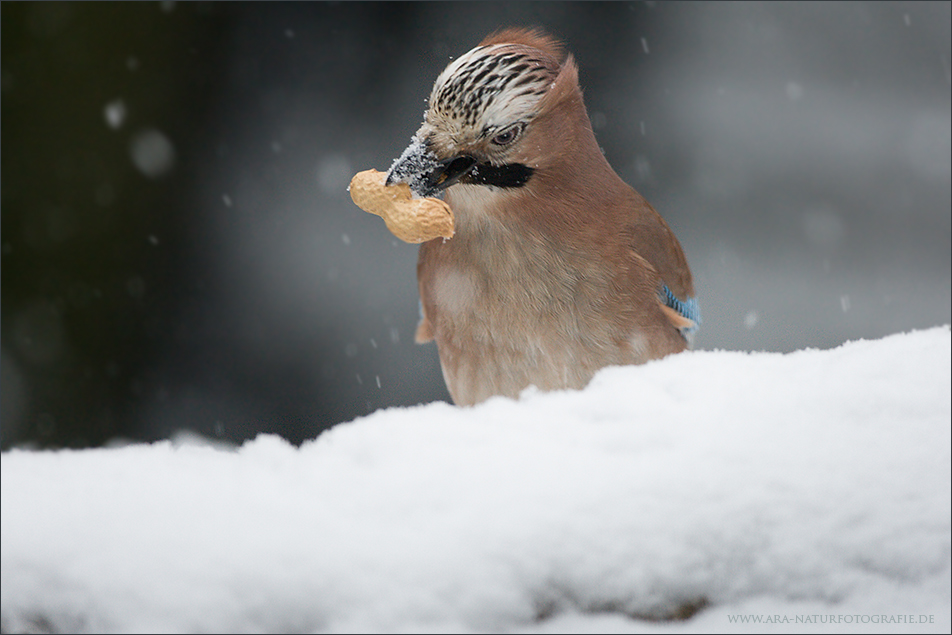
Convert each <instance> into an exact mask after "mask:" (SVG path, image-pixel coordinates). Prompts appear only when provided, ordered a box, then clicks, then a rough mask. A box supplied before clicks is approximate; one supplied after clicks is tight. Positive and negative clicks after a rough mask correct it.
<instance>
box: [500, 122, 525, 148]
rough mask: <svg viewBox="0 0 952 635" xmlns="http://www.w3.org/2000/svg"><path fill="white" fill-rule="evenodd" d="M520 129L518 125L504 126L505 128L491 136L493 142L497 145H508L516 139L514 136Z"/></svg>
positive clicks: (516, 135)
mask: <svg viewBox="0 0 952 635" xmlns="http://www.w3.org/2000/svg"><path fill="white" fill-rule="evenodd" d="M521 129H522V128H521V126H519V125H515V126H510V127H509V128H506V129H505V130H503V131H502V132H500V133H499V134H497V135H496V136H495V137H493V143H494V144H496V145H497V146H505V145H509V144H510V143H512V142H513V141H515V140H516V137H518V136H519V131H520V130H521Z"/></svg>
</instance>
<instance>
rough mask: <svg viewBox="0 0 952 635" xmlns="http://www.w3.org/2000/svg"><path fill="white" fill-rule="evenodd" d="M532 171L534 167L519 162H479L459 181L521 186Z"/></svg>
mask: <svg viewBox="0 0 952 635" xmlns="http://www.w3.org/2000/svg"><path fill="white" fill-rule="evenodd" d="M533 172H535V169H533V168H530V167H529V166H528V165H523V164H521V163H507V164H506V165H490V164H489V163H479V164H477V165H476V166H475V167H474V168H473V169H472V171H470V173H469V174H467V175H466V176H464V177H463V178H462V179H460V181H461V182H463V183H472V184H474V185H492V186H495V187H522V186H523V185H525V184H526V183H528V182H529V179H530V178H531V177H532V174H533Z"/></svg>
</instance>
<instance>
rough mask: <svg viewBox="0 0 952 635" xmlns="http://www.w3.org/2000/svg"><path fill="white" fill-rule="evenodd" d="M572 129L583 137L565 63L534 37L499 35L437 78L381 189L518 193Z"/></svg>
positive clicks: (570, 64) (574, 81)
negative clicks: (467, 187) (464, 187)
mask: <svg viewBox="0 0 952 635" xmlns="http://www.w3.org/2000/svg"><path fill="white" fill-rule="evenodd" d="M573 113H574V114H573ZM579 113H580V116H581V117H582V118H583V119H584V122H578V121H574V119H577V118H578V117H579ZM580 123H581V124H582V127H583V128H586V129H587V130H588V132H589V134H590V133H591V125H590V124H589V123H588V117H587V115H586V114H585V109H584V106H582V101H581V91H580V90H579V88H578V70H577V68H576V66H575V63H574V61H573V60H572V57H571V55H566V54H565V53H564V52H563V50H562V47H561V45H560V44H559V43H558V42H557V41H556V40H554V39H553V38H551V37H550V36H548V35H545V34H543V33H541V32H539V31H535V30H525V29H506V30H504V31H501V32H498V33H495V34H493V35H490V36H489V37H487V38H486V39H485V40H483V42H481V43H480V45H479V46H477V47H476V48H474V49H472V50H471V51H469V52H468V53H466V54H465V55H463V56H462V57H460V58H458V59H456V60H454V61H453V62H452V63H450V64H449V66H447V67H446V69H445V70H444V71H443V72H442V73H440V75H439V77H437V79H436V82H435V83H434V85H433V91H432V92H431V93H430V98H429V101H428V107H427V111H426V113H425V116H424V121H423V124H422V125H421V126H420V128H419V130H417V132H416V134H415V135H414V136H413V139H412V141H411V143H410V145H409V146H408V147H407V149H406V150H404V152H403V154H402V155H401V156H400V157H399V158H398V159H397V160H396V161H394V163H393V166H391V168H390V171H389V172H388V175H387V183H388V184H389V183H395V182H404V183H407V184H409V185H410V188H411V189H412V190H413V191H414V192H415V193H416V194H417V195H420V196H439V195H441V193H442V192H443V191H444V190H445V189H446V188H448V187H450V186H452V185H454V184H456V183H464V184H472V185H484V186H488V187H494V188H521V187H523V186H525V185H526V184H527V183H528V182H529V181H530V180H531V179H532V178H533V176H534V174H535V173H536V171H537V170H539V169H540V168H541V169H544V168H545V167H546V165H547V163H550V162H551V161H552V160H555V159H556V158H558V157H559V156H561V155H562V154H564V151H565V150H566V148H571V143H572V137H573V135H578V131H577V130H576V128H577V127H578V126H579V124H580Z"/></svg>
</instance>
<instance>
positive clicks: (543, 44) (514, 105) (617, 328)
mask: <svg viewBox="0 0 952 635" xmlns="http://www.w3.org/2000/svg"><path fill="white" fill-rule="evenodd" d="M386 183H387V184H388V185H391V184H394V183H406V184H408V185H409V187H410V189H411V190H412V192H413V194H414V195H416V196H423V197H426V196H430V197H436V198H443V200H444V201H445V202H446V203H447V204H448V205H449V206H450V208H451V209H452V210H453V214H454V217H455V232H456V233H455V235H454V236H453V237H452V238H451V239H448V240H446V239H442V238H437V239H434V240H430V241H427V242H424V243H422V244H421V245H420V248H419V255H418V261H417V280H418V285H419V294H420V307H421V317H420V322H419V326H418V327H417V330H416V336H415V339H416V341H417V342H418V343H426V342H430V341H433V340H435V342H436V345H437V349H438V353H439V359H440V366H441V369H442V372H443V377H444V379H445V381H446V386H447V389H448V390H449V393H450V396H451V397H452V399H453V402H454V403H455V404H457V405H464V406H465V405H475V404H478V403H480V402H483V401H485V400H486V399H489V398H491V397H494V396H504V397H511V398H518V396H519V395H520V394H521V393H522V392H523V391H524V390H525V389H526V388H528V387H530V386H535V387H536V388H537V389H538V390H540V391H553V390H566V389H581V388H583V387H585V386H586V385H587V384H588V383H589V382H590V380H591V379H592V377H593V376H594V375H595V373H596V372H598V371H599V370H600V369H602V368H604V367H606V366H621V365H637V364H643V363H645V362H648V361H650V360H654V359H659V358H662V357H665V356H667V355H670V354H673V353H678V352H681V351H684V350H686V349H688V348H690V347H691V345H692V344H693V337H694V333H695V332H696V331H697V329H698V327H699V325H700V322H701V316H700V310H699V307H698V302H697V298H696V296H695V290H694V282H693V278H692V276H691V270H690V268H689V267H688V263H687V259H686V257H685V254H684V251H683V249H682V247H681V244H680V243H679V242H678V239H677V238H676V237H675V235H674V233H673V232H672V230H671V228H670V227H669V226H668V224H667V223H666V222H665V221H664V219H663V218H662V217H661V216H660V215H659V214H658V212H656V211H655V209H654V208H653V207H652V206H651V205H650V204H649V203H648V201H646V200H645V199H644V198H643V197H642V196H641V195H640V194H639V193H638V192H636V191H635V190H634V189H633V188H632V187H630V186H629V185H628V184H626V183H625V182H624V181H623V180H622V179H621V178H620V177H619V176H618V175H617V174H616V173H615V171H614V170H613V169H612V167H611V165H610V164H609V163H608V160H607V159H606V157H605V155H604V153H603V152H602V150H601V149H600V147H599V145H598V143H597V141H596V138H595V133H594V131H593V128H592V124H591V121H590V119H589V115H588V112H587V110H586V107H585V104H584V101H583V98H582V90H581V88H580V85H579V79H578V66H577V64H576V62H575V59H574V57H573V55H572V54H571V53H568V52H566V50H565V47H564V45H563V43H562V42H561V41H560V40H559V39H557V38H555V37H554V36H552V35H550V34H549V33H548V32H546V31H544V30H542V29H539V28H522V27H509V28H505V29H502V30H498V31H496V32H494V33H492V34H490V35H488V36H487V37H486V38H485V39H483V40H482V41H481V42H480V43H479V44H478V45H477V46H476V47H475V48H473V49H472V50H470V51H469V52H467V53H465V54H464V55H462V56H460V57H459V58H457V59H455V60H453V61H451V62H450V63H449V64H448V66H447V67H446V68H445V69H444V70H443V71H442V72H441V73H440V74H439V76H438V77H437V78H436V81H435V82H434V85H433V88H432V91H431V93H430V96H429V99H428V100H427V108H426V112H425V114H424V120H423V123H422V125H421V126H420V127H419V129H418V130H417V131H416V133H415V134H414V135H413V136H412V138H411V141H410V144H409V146H408V147H407V148H406V150H404V151H403V152H402V153H401V155H400V156H399V157H398V158H397V159H396V160H394V162H393V164H392V165H391V167H390V169H389V171H388V172H387V176H386Z"/></svg>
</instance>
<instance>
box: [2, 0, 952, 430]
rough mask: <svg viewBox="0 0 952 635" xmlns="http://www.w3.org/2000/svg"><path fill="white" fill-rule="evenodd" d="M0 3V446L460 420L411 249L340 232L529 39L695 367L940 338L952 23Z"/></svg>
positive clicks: (767, 9) (528, 6)
mask: <svg viewBox="0 0 952 635" xmlns="http://www.w3.org/2000/svg"><path fill="white" fill-rule="evenodd" d="M0 8H2V18H0V24H2V187H0V204H2V236H0V242H2V265H0V273H2V305H0V307H2V369H0V379H2V395H0V406H2V425H0V434H2V445H3V447H4V448H8V447H10V446H11V445H24V444H26V445H32V446H34V447H62V446H72V447H83V446H92V445H100V444H103V443H107V442H113V441H117V440H120V441H121V440H152V439H158V438H164V437H168V436H170V435H173V434H176V433H177V432H178V431H181V430H191V431H194V432H197V433H199V434H202V435H205V436H207V437H212V438H221V439H224V440H230V441H240V440H242V439H246V438H250V437H253V436H255V435H256V434H257V433H258V432H273V433H278V434H281V435H283V436H284V437H286V438H287V439H289V440H291V441H292V442H300V441H302V440H304V439H307V438H313V437H314V436H316V435H317V434H318V433H319V432H320V431H321V430H322V429H325V428H327V427H329V426H332V425H334V424H336V423H338V422H341V421H347V420H350V419H353V418H354V417H357V416H360V415H362V414H366V413H368V412H370V411H373V410H375V409H378V408H384V407H388V406H396V405H410V404H416V403H420V402H428V401H433V400H440V399H444V400H447V399H448V395H447V393H446V390H445V388H444V386H443V381H442V377H441V375H440V371H439V365H438V361H437V354H436V348H435V346H433V345H428V346H417V345H416V344H414V343H413V331H414V328H415V325H416V320H417V310H418V309H417V294H416V281H415V263H416V248H415V247H413V246H410V245H405V244H403V243H399V242H398V241H397V240H396V239H395V238H393V237H392V236H391V235H390V234H389V233H388V232H387V230H386V229H385V227H384V225H383V223H382V222H380V220H379V219H377V218H376V217H372V216H370V215H368V214H365V213H363V212H361V211H359V210H358V209H357V208H356V207H355V206H354V205H353V204H352V203H351V202H350V199H349V197H348V194H347V192H346V187H347V183H348V181H349V179H350V176H351V175H352V174H353V173H355V172H356V171H358V170H363V169H367V168H370V167H376V168H378V169H386V168H387V167H388V166H389V165H390V162H391V161H392V159H393V158H394V157H396V156H397V155H398V154H399V153H400V151H401V150H402V149H403V148H404V146H405V145H406V143H407V142H408V140H409V138H410V135H411V134H412V133H413V132H414V131H415V130H416V128H417V126H418V125H419V123H420V121H421V119H422V113H423V110H424V99H425V98H426V97H427V96H428V92H429V88H430V86H431V84H432V82H433V80H434V79H435V78H436V75H437V74H438V73H439V71H440V70H441V69H442V68H443V67H444V66H445V65H446V64H447V63H448V62H449V60H450V59H451V57H452V56H457V55H460V54H462V53H463V52H465V51H467V50H468V49H470V48H471V47H472V46H474V45H475V44H476V43H477V42H478V41H479V40H480V39H481V38H482V37H483V36H484V35H486V34H487V33H488V32H490V31H492V30H494V29H496V28H498V27H500V26H506V25H539V26H543V27H545V28H547V29H548V30H550V31H551V32H553V33H554V34H556V35H557V36H559V37H561V38H563V39H564V40H565V41H566V43H567V45H568V47H569V49H570V50H571V51H573V52H574V53H575V55H576V58H577V60H578V62H579V65H580V69H581V81H582V84H583V88H584V90H585V96H586V101H587V104H588V108H589V112H590V114H591V116H592V119H593V124H594V126H595V128H596V133H597V134H598V138H599V141H600V143H601V144H602V146H603V148H604V150H605V152H606V154H607V156H608V158H609V160H610V161H611V163H612V165H613V166H614V167H615V168H616V170H617V171H618V172H619V174H621V176H622V177H623V178H624V179H625V180H627V181H628V182H629V183H631V184H632V185H634V186H635V187H636V188H637V189H638V190H640V191H641V192H642V193H643V194H644V195H645V196H646V197H647V198H648V199H649V200H650V201H652V202H653V204H654V206H655V207H656V208H657V209H658V210H659V211H660V212H661V214H662V215H664V216H665V218H666V219H667V220H668V222H669V223H670V224H671V226H672V227H673V228H674V230H675V232H676V233H677V235H678V236H679V238H680V239H681V242H682V244H683V245H684V247H685V250H686V252H687V255H688V259H689V261H690V263H691V265H692V268H693V270H694V273H695V278H696V281H697V287H698V291H699V297H700V302H701V306H702V309H703V313H704V324H703V327H702V329H701V331H700V333H699V335H698V339H697V348H700V349H718V348H723V349H736V350H768V351H791V350H795V349H798V348H803V347H817V348H828V347H833V346H836V345H838V344H840V343H842V342H844V341H846V340H848V339H856V338H875V337H881V336H884V335H887V334H890V333H895V332H900V331H906V330H910V329H914V328H924V327H929V326H934V325H937V324H944V323H949V322H950V286H952V283H950V260H952V255H950V254H952V249H950V233H952V230H950V208H952V200H950V172H952V168H950V164H952V159H950V157H952V149H950V146H952V119H950V24H952V16H950V4H949V3H947V2H942V3H869V4H867V3H853V2H849V3H834V2H820V3H816V4H810V3H795V4H786V3H779V2H767V3H762V4H759V3H737V4H734V3H732V4H720V3H715V2H701V3H697V4H693V3H653V2H647V3H645V2H639V3H609V4H600V3H588V2H585V3H545V2H538V3H510V2H506V3H455V2H454V3H447V4H443V3H421V4H417V3H411V4H403V3H385V4H368V3H351V2H345V3H331V4H321V3H287V4H285V3H219V2H215V3H168V2H162V3H138V2H137V3H74V2H69V3H54V2H42V3H20V2H3V3H2V5H0Z"/></svg>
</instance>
